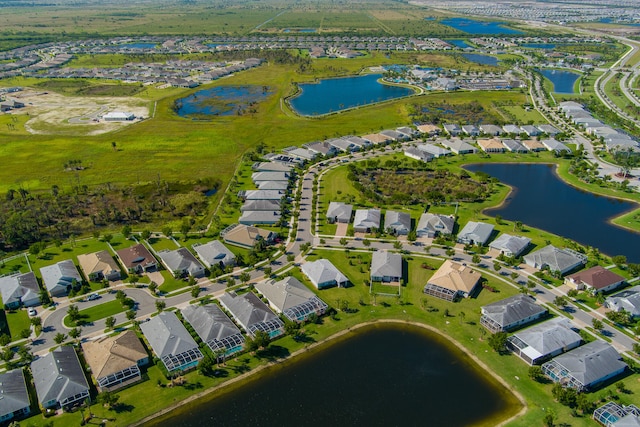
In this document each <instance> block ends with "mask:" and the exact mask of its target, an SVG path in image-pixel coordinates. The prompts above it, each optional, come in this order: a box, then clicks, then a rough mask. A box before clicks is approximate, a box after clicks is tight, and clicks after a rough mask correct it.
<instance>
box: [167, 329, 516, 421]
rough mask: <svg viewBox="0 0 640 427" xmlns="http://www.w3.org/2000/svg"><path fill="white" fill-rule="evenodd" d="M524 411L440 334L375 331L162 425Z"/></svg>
mask: <svg viewBox="0 0 640 427" xmlns="http://www.w3.org/2000/svg"><path fill="white" fill-rule="evenodd" d="M275 345H277V342H276V343H275ZM518 410H520V403H519V402H518V401H517V400H516V399H515V397H514V396H513V395H512V394H511V393H510V392H509V391H508V390H506V389H505V388H504V387H503V386H501V385H500V384H499V383H497V382H496V381H495V379H493V378H492V377H490V376H489V375H488V374H486V373H484V372H481V371H479V368H478V367H477V366H476V365H475V363H474V362H473V361H472V360H471V359H470V358H469V357H468V356H467V355H466V354H464V353H463V352H462V351H460V350H459V349H458V348H456V347H454V346H452V345H451V344H450V343H449V342H448V341H446V340H445V339H444V338H442V337H440V336H439V335H437V334H434V333H432V332H429V331H427V330H425V329H422V328H419V327H415V326H409V325H374V326H371V327H366V328H362V329H361V330H358V331H356V333H355V334H349V336H348V337H345V339H342V340H340V341H338V342H336V343H334V344H332V345H328V346H327V347H325V348H324V349H322V350H319V351H317V352H313V353H312V354H310V355H303V356H299V357H298V358H297V359H294V360H293V361H291V363H286V364H284V366H276V367H273V368H269V370H268V371H267V372H266V373H265V374H264V375H259V378H256V379H255V380H253V381H251V382H249V383H247V384H246V385H243V386H242V387H240V388H238V389H236V390H233V391H231V392H229V393H226V394H222V395H221V396H219V397H215V398H213V399H210V400H209V401H208V402H200V403H198V404H195V405H194V406H188V405H187V406H186V407H183V408H181V409H179V410H178V412H177V413H176V414H175V416H174V417H173V418H171V419H168V420H164V421H162V422H160V423H159V424H158V425H159V426H161V427H200V426H241V427H245V426H292V427H294V426H295V427H298V426H321V427H325V426H394V425H395V426H412V425H430V426H451V427H455V426H468V425H491V426H493V425H496V424H498V423H499V421H500V420H504V419H506V418H508V417H509V416H511V415H513V414H515V413H516V412H517V411H518Z"/></svg>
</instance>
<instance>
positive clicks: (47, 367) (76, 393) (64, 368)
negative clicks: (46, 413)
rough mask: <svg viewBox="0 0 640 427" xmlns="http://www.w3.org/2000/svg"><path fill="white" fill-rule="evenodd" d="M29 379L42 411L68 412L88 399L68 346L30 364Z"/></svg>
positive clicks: (85, 383) (76, 364)
mask: <svg viewBox="0 0 640 427" xmlns="http://www.w3.org/2000/svg"><path fill="white" fill-rule="evenodd" d="M31 375H32V376H33V382H34V384H35V386H36V393H37V394H38V401H39V402H40V405H41V406H42V407H43V408H63V409H66V408H69V407H71V406H74V405H76V404H82V403H84V401H85V400H87V399H88V398H89V384H88V383H87V379H86V377H85V375H84V371H83V370H82V366H81V365H80V360H78V355H77V354H76V351H75V350H74V349H73V347H71V346H61V347H57V348H55V349H54V350H53V351H51V352H49V353H47V354H46V355H44V356H42V357H40V358H39V359H36V360H34V361H33V362H31Z"/></svg>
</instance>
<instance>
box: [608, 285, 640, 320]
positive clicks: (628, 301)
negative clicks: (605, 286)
mask: <svg viewBox="0 0 640 427" xmlns="http://www.w3.org/2000/svg"><path fill="white" fill-rule="evenodd" d="M604 306H605V307H606V308H608V309H609V310H613V311H622V310H625V311H628V312H629V314H631V316H633V317H640V285H636V286H634V287H632V288H629V289H625V290H624V291H621V292H618V293H617V294H614V295H611V296H610V297H608V298H607V299H606V300H605V302H604Z"/></svg>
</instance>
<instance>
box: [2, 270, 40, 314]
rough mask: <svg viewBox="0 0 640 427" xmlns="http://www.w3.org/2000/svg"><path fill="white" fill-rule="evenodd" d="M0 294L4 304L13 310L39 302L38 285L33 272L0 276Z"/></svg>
mask: <svg viewBox="0 0 640 427" xmlns="http://www.w3.org/2000/svg"><path fill="white" fill-rule="evenodd" d="M0 294H1V295H2V303H3V304H4V306H5V307H6V308H7V309H9V310H13V309H16V308H19V307H20V306H24V307H33V306H35V305H38V304H40V287H39V286H38V279H36V276H35V274H33V272H31V271H30V272H28V273H15V274H11V275H9V276H2V277H0Z"/></svg>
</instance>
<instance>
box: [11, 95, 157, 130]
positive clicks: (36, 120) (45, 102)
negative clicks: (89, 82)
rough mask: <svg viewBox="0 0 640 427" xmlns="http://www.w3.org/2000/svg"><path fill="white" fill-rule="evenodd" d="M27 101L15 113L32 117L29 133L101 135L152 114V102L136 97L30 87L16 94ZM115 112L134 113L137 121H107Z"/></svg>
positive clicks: (28, 127) (19, 98)
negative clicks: (105, 117) (104, 117)
mask: <svg viewBox="0 0 640 427" xmlns="http://www.w3.org/2000/svg"><path fill="white" fill-rule="evenodd" d="M12 98H15V99H16V100H19V101H20V102H23V103H24V104H25V107H24V108H21V109H19V110H15V111H14V114H16V115H18V114H26V115H28V116H29V117H30V119H29V120H27V122H26V123H25V129H26V130H27V131H28V132H29V133H33V134H43V135H99V134H102V133H106V132H111V131H114V130H116V129H119V128H121V127H122V126H129V125H131V124H133V123H137V122H138V121H139V120H140V119H139V118H140V117H142V118H147V117H149V108H148V102H147V101H145V100H143V99H140V98H134V97H84V96H82V97H80V96H76V97H71V96H63V95H60V94H57V93H54V92H43V91H36V90H33V89H26V90H24V91H22V92H20V93H17V94H15V96H12ZM114 111H124V112H129V113H133V114H134V115H135V116H136V119H135V120H132V121H124V122H106V121H104V120H102V118H101V117H102V115H104V114H107V113H109V112H114Z"/></svg>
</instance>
